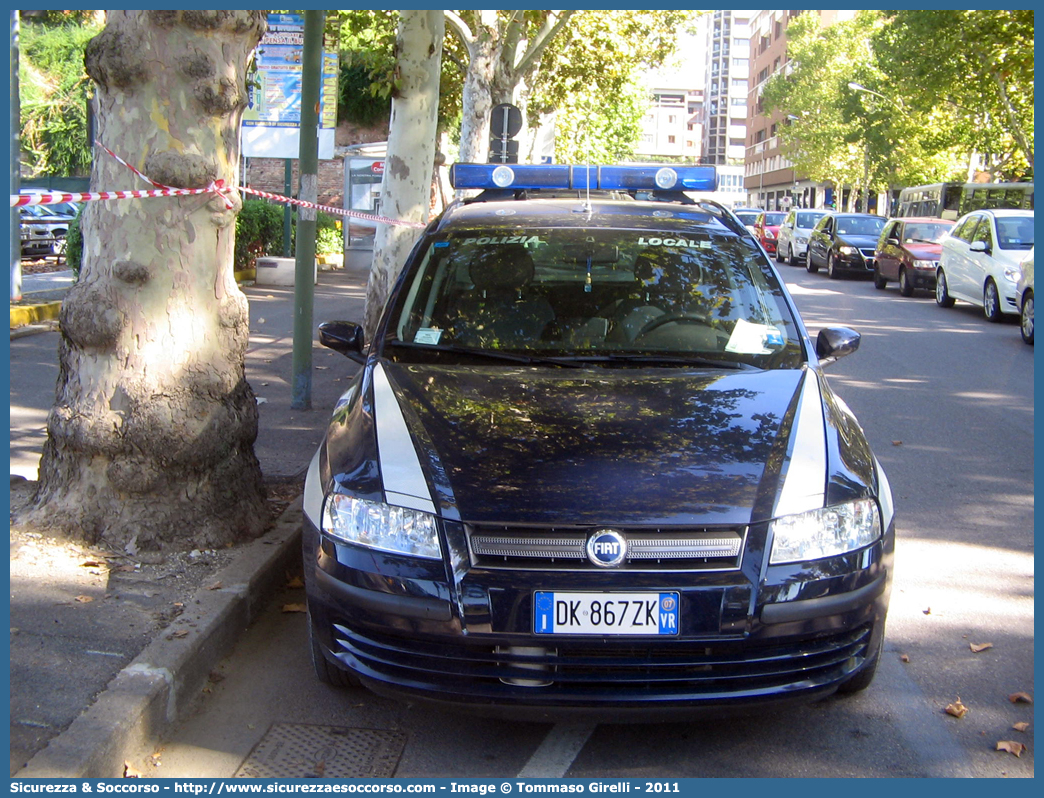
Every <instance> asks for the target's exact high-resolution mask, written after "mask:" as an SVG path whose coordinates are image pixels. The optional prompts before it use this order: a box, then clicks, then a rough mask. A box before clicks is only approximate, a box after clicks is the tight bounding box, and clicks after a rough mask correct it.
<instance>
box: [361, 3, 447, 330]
mask: <svg viewBox="0 0 1044 798" xmlns="http://www.w3.org/2000/svg"><path fill="white" fill-rule="evenodd" d="M445 31H446V22H445V19H444V18H443V14H442V12H441V11H400V12H399V27H398V30H397V31H396V35H395V51H396V53H397V54H398V65H397V67H396V70H397V71H398V74H399V78H400V81H401V83H400V86H399V90H398V92H397V93H396V95H395V96H394V97H393V98H392V107H391V123H390V125H389V128H388V155H387V158H386V159H385V164H384V177H383V178H382V180H381V213H382V214H383V215H384V216H387V217H389V218H392V219H401V220H402V221H406V222H421V223H424V222H427V221H428V213H429V210H430V198H431V195H430V192H431V170H432V167H433V165H434V163H435V138H436V125H437V118H438V107H439V69H440V65H441V63H442V39H443V36H444V35H445ZM419 232H420V231H419V230H418V229H417V228H411V227H405V226H392V225H386V224H382V225H380V226H378V228H377V235H376V237H375V239H374V251H373V265H372V266H371V268H370V278H369V282H368V283H367V286H366V319H365V324H364V327H365V330H366V336H367V340H369V339H370V337H371V336H372V335H373V333H374V330H375V329H376V328H377V324H378V322H379V321H380V316H381V312H382V311H383V310H384V305H385V302H386V301H387V298H388V293H389V292H390V291H391V286H392V284H393V283H394V282H395V279H396V277H398V275H399V272H400V271H401V270H402V267H403V265H404V264H405V262H406V256H407V255H409V253H410V250H411V249H412V248H413V245H414V243H415V242H416V241H417V238H418V235H419Z"/></svg>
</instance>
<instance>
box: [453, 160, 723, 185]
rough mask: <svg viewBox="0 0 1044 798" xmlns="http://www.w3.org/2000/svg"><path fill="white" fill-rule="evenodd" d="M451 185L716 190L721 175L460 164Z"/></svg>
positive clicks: (698, 170)
mask: <svg viewBox="0 0 1044 798" xmlns="http://www.w3.org/2000/svg"><path fill="white" fill-rule="evenodd" d="M450 185H451V186H453V188H461V189H464V188H471V189H498V188H499V189H511V190H518V189H539V188H549V189H554V188H558V189H580V190H584V189H587V188H590V189H592V190H595V189H602V190H616V191H714V190H715V189H716V188H717V187H718V175H717V171H716V170H715V168H714V167H713V166H566V165H563V164H511V165H510V166H509V165H507V164H491V163H490V164H486V163H457V164H453V165H452V166H451V167H450Z"/></svg>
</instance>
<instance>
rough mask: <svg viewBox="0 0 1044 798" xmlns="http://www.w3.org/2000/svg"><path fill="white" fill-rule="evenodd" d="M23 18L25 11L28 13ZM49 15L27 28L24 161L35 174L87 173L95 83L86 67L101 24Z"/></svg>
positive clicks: (22, 74) (22, 83) (22, 48)
mask: <svg viewBox="0 0 1044 798" xmlns="http://www.w3.org/2000/svg"><path fill="white" fill-rule="evenodd" d="M22 13H23V14H24V13H25V12H22ZM77 13H83V14H86V13H87V12H58V11H51V12H47V14H46V15H43V16H41V17H39V18H35V17H30V19H34V20H38V21H32V22H29V23H27V24H25V25H23V26H22V27H21V37H20V43H19V71H18V81H19V95H20V104H21V120H22V136H21V146H22V158H23V162H24V163H26V164H27V165H28V167H29V169H30V170H31V172H32V175H33V176H41V175H56V176H72V175H83V174H86V173H87V172H88V170H89V169H90V165H91V144H90V142H88V141H87V100H88V97H89V96H90V94H91V82H90V79H89V78H88V77H87V74H86V72H84V68H83V52H84V48H85V47H86V45H87V42H88V41H89V40H90V39H91V38H92V37H93V36H95V35H96V34H97V33H98V32H99V31H100V30H101V25H100V24H99V23H98V22H96V21H95V20H96V17H95V16H93V13H94V12H91V15H89V16H87V17H85V18H81V17H79V16H76V14H77Z"/></svg>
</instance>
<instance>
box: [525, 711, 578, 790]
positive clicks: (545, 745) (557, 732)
mask: <svg viewBox="0 0 1044 798" xmlns="http://www.w3.org/2000/svg"><path fill="white" fill-rule="evenodd" d="M595 725H596V724H593V723H586V724H571V723H559V724H557V725H556V726H554V727H553V728H552V729H551V731H549V732H548V733H547V737H545V738H544V741H543V742H542V743H540V745H539V746H538V747H537V750H536V751H534V752H533V756H531V757H530V758H529V761H528V762H526V764H525V767H523V768H522V770H520V771H519V773H518V778H529V779H557V778H561V777H562V776H564V775H565V774H566V772H567V771H568V770H569V768H570V766H571V765H572V764H573V760H575V759H576V755H577V754H579V753H580V751H581V749H583V747H584V745H585V744H586V743H587V740H588V738H590V736H591V734H592V732H594V730H595Z"/></svg>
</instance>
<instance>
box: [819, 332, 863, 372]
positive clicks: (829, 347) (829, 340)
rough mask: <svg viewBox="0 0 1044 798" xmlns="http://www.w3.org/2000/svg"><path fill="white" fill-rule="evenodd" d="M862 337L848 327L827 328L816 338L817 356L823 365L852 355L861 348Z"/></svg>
mask: <svg viewBox="0 0 1044 798" xmlns="http://www.w3.org/2000/svg"><path fill="white" fill-rule="evenodd" d="M859 340H860V335H859V333H857V332H856V331H855V330H850V329H849V328H848V327H827V328H826V329H823V330H820V331H819V335H817V336H816V355H817V356H818V357H819V362H820V364H821V365H824V366H825V365H827V364H829V363H833V362H834V361H835V360H838V359H840V358H843V357H845V356H846V355H850V354H852V353H853V352H855V351H856V350H857V349H858V348H859Z"/></svg>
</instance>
